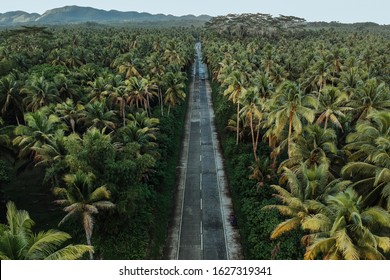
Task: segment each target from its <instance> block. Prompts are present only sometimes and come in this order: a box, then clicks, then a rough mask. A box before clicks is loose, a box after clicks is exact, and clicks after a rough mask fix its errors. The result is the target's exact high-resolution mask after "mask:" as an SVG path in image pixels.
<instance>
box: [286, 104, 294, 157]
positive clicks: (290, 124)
mask: <svg viewBox="0 0 390 280" xmlns="http://www.w3.org/2000/svg"><path fill="white" fill-rule="evenodd" d="M292 117H293V111H290V118H289V124H288V138H287V153H288V156H290V139H291V133H292Z"/></svg>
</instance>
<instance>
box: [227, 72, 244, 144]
mask: <svg viewBox="0 0 390 280" xmlns="http://www.w3.org/2000/svg"><path fill="white" fill-rule="evenodd" d="M224 83H225V84H227V85H228V88H227V89H226V90H225V91H224V93H223V94H224V96H227V97H228V100H230V101H232V102H233V104H237V120H236V125H237V133H236V144H237V145H238V141H239V131H240V104H241V100H240V97H241V95H242V94H244V93H245V92H246V86H247V81H246V79H245V76H244V75H243V74H242V73H241V72H240V71H238V70H235V71H233V72H232V73H231V75H229V76H228V77H227V78H226V79H225V81H224Z"/></svg>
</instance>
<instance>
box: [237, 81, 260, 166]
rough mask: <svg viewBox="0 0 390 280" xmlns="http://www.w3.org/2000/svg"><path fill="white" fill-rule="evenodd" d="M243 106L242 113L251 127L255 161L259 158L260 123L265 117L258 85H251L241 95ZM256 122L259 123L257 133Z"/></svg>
mask: <svg viewBox="0 0 390 280" xmlns="http://www.w3.org/2000/svg"><path fill="white" fill-rule="evenodd" d="M241 102H242V106H243V107H242V108H241V110H240V114H242V115H244V116H245V118H246V119H247V121H248V122H249V126H250V129H251V138H252V150H253V156H254V158H255V161H256V160H257V146H258V141H259V137H260V130H261V127H260V123H261V121H262V119H263V108H262V103H261V102H260V98H259V89H258V88H257V87H250V88H248V90H246V91H245V93H244V95H243V96H241ZM255 124H257V125H256V126H257V128H256V130H257V131H256V135H255Z"/></svg>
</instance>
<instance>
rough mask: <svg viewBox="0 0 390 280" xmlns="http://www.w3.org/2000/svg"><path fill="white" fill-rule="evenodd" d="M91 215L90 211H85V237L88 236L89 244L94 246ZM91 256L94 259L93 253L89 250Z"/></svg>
mask: <svg viewBox="0 0 390 280" xmlns="http://www.w3.org/2000/svg"><path fill="white" fill-rule="evenodd" d="M91 219H92V218H91V217H90V216H89V215H88V213H85V212H84V213H83V225H84V230H85V237H86V238H87V245H89V246H92V242H91V237H92V228H93V224H92V221H91ZM89 258H90V259H91V260H93V253H92V252H91V251H90V252H89Z"/></svg>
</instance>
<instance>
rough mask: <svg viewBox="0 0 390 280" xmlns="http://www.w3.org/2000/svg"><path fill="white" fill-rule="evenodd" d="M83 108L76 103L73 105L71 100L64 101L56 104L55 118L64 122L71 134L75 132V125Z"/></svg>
mask: <svg viewBox="0 0 390 280" xmlns="http://www.w3.org/2000/svg"><path fill="white" fill-rule="evenodd" d="M84 109H85V108H84V106H83V105H81V104H79V103H77V104H74V102H73V99H69V98H68V99H66V101H65V102H63V103H59V104H57V106H56V108H55V112H56V114H57V116H58V117H59V118H60V119H61V120H63V121H65V122H66V124H67V125H68V126H69V127H70V128H71V130H72V132H73V133H75V132H76V124H77V123H78V121H79V118H80V117H81V115H82V112H83V111H84Z"/></svg>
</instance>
